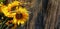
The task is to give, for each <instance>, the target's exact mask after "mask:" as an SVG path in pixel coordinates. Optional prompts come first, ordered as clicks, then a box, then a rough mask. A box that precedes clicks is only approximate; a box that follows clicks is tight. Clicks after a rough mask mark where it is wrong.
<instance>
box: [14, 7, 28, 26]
mask: <svg viewBox="0 0 60 29" xmlns="http://www.w3.org/2000/svg"><path fill="white" fill-rule="evenodd" d="M28 19H29V13H28V11H27V9H26V8H23V7H20V8H19V9H18V11H17V13H16V14H15V16H14V18H13V23H15V24H18V25H19V24H24V22H26V21H27V20H28Z"/></svg>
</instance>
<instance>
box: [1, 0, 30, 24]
mask: <svg viewBox="0 0 60 29" xmlns="http://www.w3.org/2000/svg"><path fill="white" fill-rule="evenodd" d="M20 4H21V3H20V2H18V1H14V2H12V3H11V4H8V6H4V7H2V8H1V10H2V12H3V13H4V15H5V16H7V17H12V18H13V20H12V22H11V23H13V24H18V25H19V24H22V25H23V24H24V23H25V22H26V21H27V20H28V19H29V13H28V10H27V9H26V8H25V7H24V8H23V7H21V6H19V5H20ZM15 6H16V7H15ZM13 7H15V8H14V9H15V12H14V13H13V12H12V11H11V10H12V8H13Z"/></svg>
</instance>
